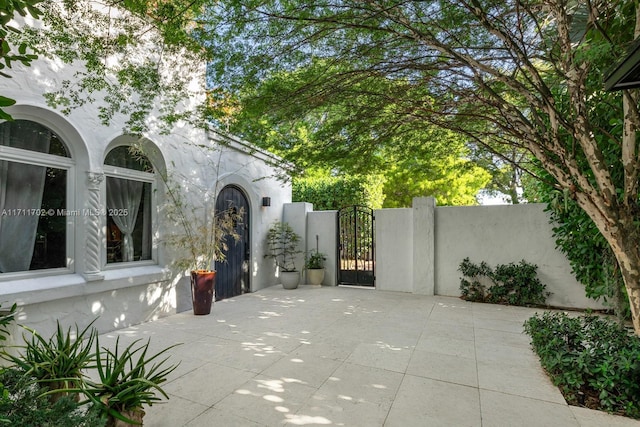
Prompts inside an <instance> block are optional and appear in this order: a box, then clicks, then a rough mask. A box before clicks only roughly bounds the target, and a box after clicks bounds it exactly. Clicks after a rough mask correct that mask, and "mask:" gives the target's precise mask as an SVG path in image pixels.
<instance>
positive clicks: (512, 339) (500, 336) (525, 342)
mask: <svg viewBox="0 0 640 427" xmlns="http://www.w3.org/2000/svg"><path fill="white" fill-rule="evenodd" d="M475 341H476V343H482V344H490V345H492V344H495V343H500V345H504V346H512V347H522V348H525V349H529V348H530V347H531V344H530V342H531V337H529V335H526V334H524V333H522V332H505V331H496V330H492V329H481V328H475Z"/></svg>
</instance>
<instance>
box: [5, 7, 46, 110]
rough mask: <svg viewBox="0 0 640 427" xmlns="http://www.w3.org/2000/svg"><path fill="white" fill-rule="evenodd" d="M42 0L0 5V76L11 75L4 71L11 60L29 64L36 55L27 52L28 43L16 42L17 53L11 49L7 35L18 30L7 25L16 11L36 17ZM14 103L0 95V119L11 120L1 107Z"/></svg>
mask: <svg viewBox="0 0 640 427" xmlns="http://www.w3.org/2000/svg"><path fill="white" fill-rule="evenodd" d="M41 1H42V0H5V1H3V2H2V6H1V7H0V70H2V71H0V76H2V77H5V78H11V75H9V74H7V72H6V71H5V70H6V69H7V68H11V64H12V62H20V63H21V64H22V65H24V66H27V67H28V66H29V65H31V61H33V60H35V59H36V58H37V57H38V56H37V55H35V54H33V53H27V51H28V50H30V46H29V45H28V43H26V42H24V41H22V42H18V53H15V52H13V51H12V46H11V44H10V40H9V37H8V36H9V35H10V34H13V35H19V34H20V30H18V29H17V28H15V27H14V26H11V25H9V22H10V21H11V20H12V19H13V18H14V15H15V14H16V13H17V14H18V15H20V16H23V17H26V16H31V17H33V18H38V17H39V16H40V15H41V14H42V12H41V11H40V9H38V7H37V5H38V3H40V2H41ZM13 104H15V100H13V99H10V98H7V97H4V96H0V120H12V117H11V115H9V114H8V113H7V112H6V111H4V110H3V107H9V106H11V105H13Z"/></svg>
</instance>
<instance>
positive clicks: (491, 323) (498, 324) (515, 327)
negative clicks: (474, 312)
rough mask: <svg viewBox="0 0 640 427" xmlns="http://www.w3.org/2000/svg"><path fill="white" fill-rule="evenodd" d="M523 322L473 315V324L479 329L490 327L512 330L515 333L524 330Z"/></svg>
mask: <svg viewBox="0 0 640 427" xmlns="http://www.w3.org/2000/svg"><path fill="white" fill-rule="evenodd" d="M523 324H524V322H521V321H520V320H501V319H487V318H484V317H474V319H473V326H474V327H475V328H480V329H491V330H494V331H503V332H513V333H515V334H519V333H522V331H524V326H523Z"/></svg>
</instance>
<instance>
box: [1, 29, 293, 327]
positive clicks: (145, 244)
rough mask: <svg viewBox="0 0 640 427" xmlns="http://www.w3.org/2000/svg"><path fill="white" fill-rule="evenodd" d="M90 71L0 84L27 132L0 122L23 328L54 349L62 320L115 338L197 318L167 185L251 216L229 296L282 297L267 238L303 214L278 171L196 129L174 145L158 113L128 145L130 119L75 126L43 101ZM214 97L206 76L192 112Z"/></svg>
mask: <svg viewBox="0 0 640 427" xmlns="http://www.w3.org/2000/svg"><path fill="white" fill-rule="evenodd" d="M30 25H37V23H33V22H31V23H30ZM78 71H82V64H81V63H74V64H71V65H70V64H66V63H62V62H60V61H56V60H55V58H49V59H47V58H45V57H41V58H39V59H38V60H36V61H34V62H33V63H32V64H31V66H29V67H24V66H21V65H19V64H16V65H15V66H14V68H12V69H11V75H12V78H11V79H7V78H2V79H0V94H2V95H3V96H6V97H10V98H13V99H15V100H16V104H15V105H14V106H12V107H9V108H7V109H6V111H7V112H8V113H9V114H11V116H12V117H13V118H14V119H15V121H8V122H3V123H0V302H1V303H2V307H3V308H7V307H9V306H10V305H11V304H13V303H14V302H15V303H17V304H18V305H19V306H20V315H19V322H20V323H22V324H25V325H28V326H30V327H33V328H36V329H37V330H38V331H39V332H41V333H42V334H43V336H48V335H49V333H50V331H52V330H53V329H54V328H55V323H56V320H60V322H61V323H62V324H64V325H72V324H74V323H77V324H78V325H80V326H82V325H86V324H88V323H89V322H91V321H93V320H94V319H96V318H98V320H97V321H96V323H95V326H96V327H97V328H98V329H99V330H100V331H101V332H105V331H108V330H113V329H117V328H121V327H126V326H129V325H133V324H137V323H141V322H145V321H148V320H153V319H155V318H158V317H161V316H166V315H170V314H173V313H176V312H180V311H185V310H190V309H191V295H190V288H189V281H188V277H187V276H186V274H185V273H186V272H185V271H179V270H178V269H176V268H175V267H174V266H173V263H172V261H173V260H175V259H176V258H177V257H179V256H180V251H181V250H180V248H176V247H173V246H170V245H167V244H166V241H167V236H168V234H169V233H171V232H172V230H173V231H175V227H174V225H175V224H171V223H170V221H169V220H168V218H167V217H166V215H165V214H164V211H163V209H164V208H165V207H166V206H167V204H168V203H172V202H171V199H170V198H168V197H167V191H166V190H167V187H166V183H165V181H164V180H163V179H161V177H162V176H166V175H167V174H168V175H169V176H171V177H174V178H175V179H176V182H177V183H178V184H179V186H180V188H181V191H182V192H183V197H184V199H183V200H184V203H185V204H187V205H189V206H203V205H206V206H208V207H209V209H211V208H213V205H214V204H215V203H216V202H218V203H223V204H224V205H225V206H227V207H228V206H229V204H230V203H234V204H236V205H238V204H239V205H240V206H242V207H244V209H245V211H244V212H245V225H244V228H243V232H242V234H243V235H242V239H241V242H240V243H239V244H238V245H235V246H234V249H233V250H234V251H237V253H236V255H234V260H233V261H234V263H235V265H231V264H232V263H231V262H229V263H228V264H229V266H228V267H223V266H220V267H223V268H232V269H234V270H233V271H230V272H228V273H227V275H226V276H225V275H224V274H222V276H225V277H220V275H219V281H220V283H222V282H224V281H225V280H226V281H229V280H233V281H235V282H234V284H232V285H231V288H229V287H227V289H231V290H229V291H228V292H231V293H238V292H247V291H249V292H250V291H255V290H258V289H261V288H263V287H265V286H268V285H272V284H273V283H271V281H270V279H273V275H274V271H273V266H272V264H271V263H270V262H269V261H268V260H265V259H264V256H263V252H264V244H263V243H264V240H265V234H266V231H267V229H268V227H269V226H270V224H271V223H272V222H273V221H274V220H276V219H280V218H281V215H282V206H283V204H285V203H288V202H290V201H291V187H290V185H289V184H288V183H287V182H286V181H282V180H281V179H279V178H278V177H279V176H281V175H282V173H283V170H282V168H281V167H280V166H279V165H280V163H281V161H280V159H278V158H276V157H275V156H273V155H271V154H270V153H267V152H264V151H262V150H259V149H256V148H255V147H253V146H251V145H250V144H249V143H247V142H245V141H241V140H239V139H237V138H235V137H233V136H229V135H226V134H222V133H219V132H217V131H216V130H215V129H212V128H209V129H205V128H199V127H196V126H193V125H190V124H188V123H186V122H181V121H178V122H177V123H175V125H174V126H173V128H172V129H171V131H170V132H169V133H165V132H164V131H162V130H161V129H160V125H158V124H157V123H156V122H155V121H157V117H155V116H154V114H151V115H149V117H147V119H146V120H147V125H148V126H147V130H145V131H144V132H143V134H142V135H137V136H133V135H129V134H127V133H126V132H124V131H123V128H124V127H125V122H126V120H127V119H128V117H126V116H125V115H116V116H114V117H113V118H112V120H111V123H110V124H109V125H104V124H103V123H102V121H101V120H100V118H99V116H100V110H99V107H100V100H97V101H95V102H88V103H86V104H85V105H84V106H82V107H81V108H76V109H73V110H71V111H69V112H67V113H66V114H63V113H61V112H60V111H59V110H58V109H56V108H52V107H50V106H49V105H48V104H47V102H46V99H45V97H44V96H43V94H44V93H45V92H48V91H49V92H50V91H52V90H55V88H56V87H59V86H60V85H62V84H63V81H65V80H71V81H73V79H74V76H76V73H77V72H78ZM202 88H204V78H203V77H202V75H195V76H194V90H193V94H194V95H193V96H194V99H185V100H183V104H184V105H186V106H188V104H189V103H191V102H195V101H198V100H199V99H198V97H200V96H202V90H199V89H202ZM133 145H136V146H137V147H141V148H142V150H143V151H142V153H143V154H142V155H141V156H140V155H133V154H131V151H130V150H129V149H128V147H130V146H133ZM141 157H143V159H142V160H141ZM235 248H237V249H235ZM234 275H235V276H234ZM238 275H241V277H240V278H238ZM231 276H234V277H231ZM238 280H240V285H238ZM222 286H227V285H222Z"/></svg>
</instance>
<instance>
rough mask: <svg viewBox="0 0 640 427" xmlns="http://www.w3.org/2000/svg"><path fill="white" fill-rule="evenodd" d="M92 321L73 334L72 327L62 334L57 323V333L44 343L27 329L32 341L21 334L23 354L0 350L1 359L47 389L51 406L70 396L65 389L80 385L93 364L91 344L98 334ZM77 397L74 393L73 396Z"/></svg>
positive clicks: (36, 334) (35, 333) (33, 332)
mask: <svg viewBox="0 0 640 427" xmlns="http://www.w3.org/2000/svg"><path fill="white" fill-rule="evenodd" d="M94 322H95V320H94V321H93V322H91V323H89V325H88V326H87V327H86V328H84V329H83V330H82V331H79V329H78V326H77V325H76V330H75V333H72V331H71V328H69V329H68V330H67V332H66V333H65V331H64V330H63V329H62V327H61V326H60V322H58V324H57V325H58V327H57V329H56V333H55V334H54V335H53V336H52V337H51V338H50V339H49V340H46V339H45V338H43V337H42V336H40V335H39V334H38V333H37V332H36V331H34V330H32V329H29V328H26V327H24V328H25V329H27V331H29V332H30V333H31V339H27V338H26V337H25V336H24V335H23V337H24V341H25V345H24V347H23V348H24V352H19V353H18V354H17V355H15V354H12V353H9V352H7V351H2V357H3V358H4V359H5V360H7V361H9V362H10V363H11V364H12V365H13V366H14V367H15V368H17V369H19V370H20V371H22V372H23V373H24V375H25V376H28V377H31V378H34V379H35V380H36V381H37V382H38V383H40V384H42V385H44V386H46V387H47V388H48V389H49V390H50V391H49V393H47V395H48V396H49V399H50V400H51V402H52V403H55V402H56V401H57V400H59V399H60V398H62V397H64V396H67V395H68V394H69V392H68V390H69V389H73V388H77V387H79V386H80V384H81V383H82V380H83V377H84V373H83V372H84V370H85V369H86V368H90V367H91V364H92V362H93V353H92V345H93V342H94V340H96V339H97V336H98V331H97V330H96V329H95V328H92V325H93V323H94ZM75 396H77V394H76V395H75Z"/></svg>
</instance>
